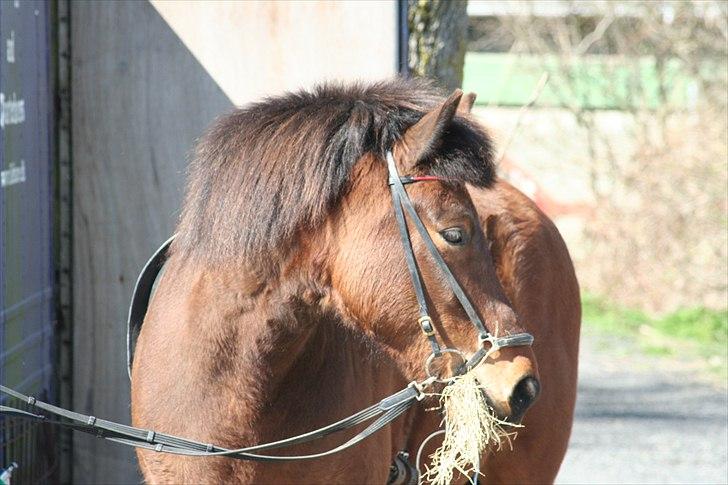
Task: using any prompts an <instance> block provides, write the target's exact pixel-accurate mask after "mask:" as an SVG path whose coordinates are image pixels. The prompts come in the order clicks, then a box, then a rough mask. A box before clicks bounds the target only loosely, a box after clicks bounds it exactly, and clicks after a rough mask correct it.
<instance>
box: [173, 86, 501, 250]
mask: <svg viewBox="0 0 728 485" xmlns="http://www.w3.org/2000/svg"><path fill="white" fill-rule="evenodd" d="M440 94H441V93H439V92H438V91H436V90H435V89H433V88H432V87H431V86H430V85H429V84H427V83H425V82H423V81H417V80H404V79H395V80H390V81H385V82H379V83H375V84H350V85H341V84H325V85H321V86H318V87H316V88H314V89H313V90H311V91H300V92H296V93H288V94H285V95H282V96H279V97H271V98H267V99H264V100H263V101H261V102H258V103H254V104H250V105H248V106H246V107H243V108H241V109H237V110H235V111H233V112H232V113H230V114H228V115H226V116H223V117H221V118H220V119H218V120H217V121H216V122H215V123H214V124H213V125H212V126H211V128H210V129H209V130H208V132H207V133H206V134H205V135H204V136H203V137H202V138H201V140H200V141H199V143H198V145H197V148H196V150H195V154H194V158H193V160H192V163H191V164H190V168H189V175H188V186H187V194H186V199H185V203H184V208H183V212H182V216H181V220H180V225H179V228H178V230H179V236H178V238H177V241H176V242H175V251H180V252H181V253H182V254H183V255H186V256H199V257H204V258H206V259H209V260H217V261H223V260H227V259H228V258H230V257H238V258H240V257H242V258H243V259H244V261H246V262H248V263H253V262H254V261H256V260H258V259H260V258H267V257H268V254H269V253H271V252H273V251H275V249H276V248H277V247H283V246H286V245H287V244H288V243H290V238H291V237H293V236H294V234H295V233H296V232H297V231H298V230H300V229H301V228H304V227H309V228H313V227H315V226H316V225H317V224H319V223H320V222H321V221H322V220H323V219H324V218H325V217H326V215H327V213H328V211H329V210H330V208H331V207H332V206H333V205H334V204H336V203H337V201H338V200H339V199H340V198H341V196H342V195H343V194H344V193H345V191H346V188H347V182H348V180H349V177H350V174H351V170H352V167H353V166H354V165H355V164H356V162H357V161H358V160H359V159H360V158H362V156H363V155H365V154H366V153H368V152H370V153H373V154H375V155H376V156H378V157H379V158H381V159H382V160H384V156H385V153H386V151H387V150H389V149H391V147H392V146H393V144H394V143H395V141H396V140H398V139H399V138H401V137H402V135H403V133H404V131H405V130H406V129H407V128H408V127H409V126H411V125H413V124H414V123H415V122H417V121H418V120H419V119H420V117H421V116H422V115H423V114H424V113H425V112H426V111H427V110H429V109H431V108H433V107H434V106H435V105H436V104H437V103H438V102H441V100H442V99H443V98H442V97H441V95H440ZM491 146H492V144H491V141H490V139H489V138H488V137H487V135H486V134H485V133H484V132H483V131H482V130H481V129H480V128H478V127H477V126H476V125H474V124H473V123H471V122H469V121H468V120H467V119H465V118H461V117H458V118H456V120H455V122H454V123H453V124H452V125H451V126H450V128H449V131H448V134H447V136H446V137H445V141H444V143H443V144H442V146H441V147H440V150H439V151H438V153H437V154H436V155H435V156H434V157H432V160H429V161H428V163H427V167H423V171H425V170H426V171H427V172H428V173H431V174H433V175H439V176H443V177H448V178H452V179H457V180H460V181H462V182H467V183H471V184H474V185H478V186H486V185H489V184H490V183H491V182H492V181H493V178H494V167H493V163H492V154H491V151H492V150H491ZM383 163H384V162H383Z"/></svg>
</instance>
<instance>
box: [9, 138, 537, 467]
mask: <svg viewBox="0 0 728 485" xmlns="http://www.w3.org/2000/svg"><path fill="white" fill-rule="evenodd" d="M386 159H387V168H388V173H389V186H390V190H391V193H392V203H393V206H394V212H395V217H396V220H397V225H398V228H399V234H400V237H401V239H402V245H403V248H404V253H405V259H406V262H407V268H408V270H409V274H410V278H411V280H412V285H413V287H414V290H415V295H416V297H417V303H418V308H419V318H418V319H417V322H418V324H419V326H420V328H421V330H422V332H423V334H424V335H425V337H426V338H427V340H428V341H429V343H430V346H431V348H432V352H431V354H430V355H429V357H428V358H427V360H426V362H425V372H426V374H427V378H426V379H424V380H422V381H412V382H410V383H409V384H408V385H407V387H405V388H404V389H402V390H400V391H398V392H396V393H394V394H392V395H390V396H388V397H386V398H384V399H382V400H381V401H379V402H378V403H376V404H374V405H372V406H369V407H367V408H365V409H363V410H361V411H359V412H357V413H356V414H353V415H351V416H349V417H347V418H344V419H342V420H340V421H337V422H335V423H332V424H330V425H328V426H325V427H323V428H319V429H317V430H314V431H311V432H308V433H304V434H301V435H298V436H293V437H290V438H286V439H283V440H279V441H275V442H272V443H265V444H261V445H255V446H249V447H244V448H238V449H228V448H224V447H221V446H217V445H214V444H209V443H201V442H198V441H195V440H190V439H186V438H181V437H178V436H173V435H168V434H165V433H158V432H156V431H153V430H148V429H142V428H136V427H133V426H127V425H123V424H120V423H115V422H113V421H107V420H103V419H98V418H96V417H94V416H87V415H83V414H79V413H75V412H73V411H69V410H66V409H63V408H60V407H57V406H53V405H51V404H48V403H45V402H42V401H39V400H37V399H36V398H34V397H32V396H26V395H24V394H21V393H19V392H17V391H14V390H12V389H9V388H7V387H4V386H1V385H0V393H3V394H7V395H9V396H12V397H14V398H16V399H19V400H21V401H24V402H26V403H27V404H29V405H31V406H34V407H35V408H37V409H40V410H42V411H45V412H47V413H49V414H51V415H54V416H56V417H57V418H60V419H55V420H54V419H50V417H49V416H47V415H42V414H35V413H31V412H29V411H25V410H22V409H19V408H15V407H9V406H0V414H2V415H8V416H11V417H17V418H25V419H32V420H39V421H43V422H46V423H52V424H57V425H60V426H65V427H69V428H72V429H75V430H77V431H82V432H86V433H90V434H94V435H96V436H98V437H100V438H103V439H106V440H109V441H113V442H116V443H121V444H124V445H128V446H133V447H137V448H144V449H148V450H154V451H157V452H164V453H171V454H177V455H186V456H227V457H230V458H237V459H242V460H252V461H264V462H286V461H298V460H310V459H316V458H321V457H324V456H329V455H332V454H335V453H338V452H340V451H343V450H346V449H348V448H350V447H352V446H354V445H356V444H358V443H360V442H361V441H363V440H364V439H366V438H367V437H369V436H371V435H372V434H374V433H376V432H377V431H379V430H381V429H382V428H384V427H385V426H387V425H388V424H390V423H391V422H392V421H394V420H395V419H397V418H398V417H399V416H401V415H402V414H403V413H404V412H405V411H407V410H408V409H409V408H410V407H411V406H412V405H413V404H414V403H416V402H418V401H421V400H422V399H424V397H425V393H424V389H425V388H427V387H428V386H430V385H432V384H433V383H434V382H443V383H446V384H447V383H449V382H451V380H452V379H453V377H450V378H443V377H442V376H438V375H433V373H432V369H431V367H432V363H433V361H434V360H435V359H438V358H440V357H442V356H443V354H446V353H452V354H457V355H458V356H460V357H461V358H462V361H463V364H461V365H460V366H459V367H458V369H457V370H456V372H455V376H457V375H461V374H464V373H466V372H468V371H469V370H471V369H472V368H474V367H475V366H477V365H478V364H479V363H480V362H482V361H483V360H484V359H486V358H487V357H488V356H489V355H490V354H491V353H493V352H495V351H496V350H498V349H501V348H504V347H513V346H528V345H531V344H532V343H533V336H532V335H530V334H528V333H519V334H514V335H508V336H503V337H497V336H494V335H492V334H491V333H490V332H489V331H488V330H487V328H486V327H485V325H484V324H483V322H482V320H481V319H480V317H479V316H478V313H477V311H476V310H475V308H474V307H473V305H472V303H471V302H470V300H469V299H468V297H467V295H466V294H465V292H464V291H463V289H462V287H461V286H460V284H459V283H458V282H457V280H456V279H455V276H454V275H453V274H452V272H451V271H450V268H449V267H448V266H447V263H446V262H445V260H444V259H443V257H442V255H441V254H440V252H439V251H438V250H437V247H436V246H435V243H434V242H433V241H432V238H431V237H430V235H429V234H428V232H427V229H426V228H425V225H424V224H423V223H422V220H421V219H420V217H419V216H418V215H417V211H416V210H415V209H414V206H413V205H412V202H411V201H410V198H409V196H408V195H407V191H406V190H405V188H404V185H406V184H412V183H416V182H424V181H437V180H441V179H440V178H438V177H433V176H420V177H416V176H404V177H401V176H400V175H399V173H398V172H397V168H396V165H395V162H394V157H393V155H392V152H391V151H390V152H387V154H386ZM405 212H406V213H407V215H408V216H409V219H410V220H411V221H412V223H413V225H414V227H415V228H416V230H417V232H418V233H419V235H420V237H421V238H422V239H423V241H424V243H425V246H426V247H427V249H428V252H429V253H430V256H431V257H432V259H433V260H434V262H435V265H436V266H437V267H438V268H439V270H440V271H442V273H443V275H444V276H445V280H446V282H447V284H448V285H449V286H450V288H451V289H452V291H453V294H454V295H455V297H456V298H457V299H458V301H459V302H460V304H461V305H462V307H463V309H464V310H465V313H466V314H467V315H468V318H469V319H470V321H471V322H472V324H473V326H474V327H475V329H476V330H477V332H478V336H477V339H478V350H477V351H476V352H475V353H474V354H473V355H471V356H470V357H469V358H466V356H465V354H464V353H463V352H462V351H460V350H459V349H452V348H442V347H440V344H439V343H438V340H437V332H436V330H435V327H434V325H433V323H432V318H431V317H430V314H429V310H428V307H427V301H426V298H425V292H424V287H423V284H422V279H421V277H420V272H419V269H418V266H417V260H416V258H415V254H414V250H413V248H412V242H411V239H410V235H409V232H408V229H407V223H406V219H405ZM173 238H174V237H173ZM173 238H170V239H169V240H168V241H166V242H165V243H164V244H163V245H162V247H160V249H159V250H157V251H156V252H155V254H154V255H153V256H152V258H151V259H150V260H149V261H148V262H147V264H146V265H145V267H144V269H143V270H142V273H141V274H140V276H139V278H138V280H137V283H136V286H135V288H134V295H133V297H132V304H131V307H130V310H129V319H128V331H127V366H128V368H129V373H130V376H131V363H132V359H133V350H134V344H135V341H136V336H137V335H138V333H139V330H140V328H141V325H142V323H143V320H144V316H145V314H146V310H147V306H148V304H149V299H150V296H151V293H152V288H153V285H154V281H155V280H156V278H157V276H158V274H159V272H160V271H161V268H162V267H163V266H164V262H165V261H166V257H167V256H166V255H167V249H168V248H169V245H170V244H171V242H172V240H173ZM486 345H488V348H486ZM375 418H376V419H375ZM372 420H373V422H371V424H369V425H368V426H367V427H366V428H365V429H364V430H362V431H361V432H359V433H358V434H356V435H355V436H353V437H352V438H350V439H349V440H347V441H346V442H345V443H343V444H341V445H339V446H337V447H335V448H332V449H330V450H327V451H324V452H321V453H314V454H309V455H267V454H261V453H260V452H263V451H267V450H272V449H278V448H284V447H288V446H293V445H297V444H301V443H307V442H310V441H313V440H316V439H320V438H323V437H325V436H328V435H331V434H333V433H337V432H340V431H343V430H347V429H351V428H352V427H355V426H357V425H359V424H362V423H365V422H368V421H372Z"/></svg>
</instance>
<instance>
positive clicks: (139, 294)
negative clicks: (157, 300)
mask: <svg viewBox="0 0 728 485" xmlns="http://www.w3.org/2000/svg"><path fill="white" fill-rule="evenodd" d="M176 236H177V235H176V234H175V235H173V236H172V237H170V238H169V239H167V240H166V241H165V242H164V243H163V244H162V245H161V246H159V248H158V249H157V250H156V251H155V252H154V254H153V255H152V257H151V258H149V260H148V261H147V264H145V265H144V268H143V269H142V272H141V273H139V277H138V278H137V281H136V284H135V285H134V293H132V297H131V304H130V305H129V316H128V317H127V320H126V371H127V373H128V374H129V379H131V365H132V362H133V361H134V348H135V347H136V341H137V338H138V337H139V332H140V331H141V329H142V324H143V323H144V317H145V316H146V314H147V308H148V307H149V299H150V298H151V296H152V289H153V288H154V282H155V281H156V280H157V276H158V275H159V272H160V271H161V270H162V267H163V266H164V263H165V262H166V261H167V250H168V249H169V246H170V245H171V244H172V241H174V238H175V237H176Z"/></svg>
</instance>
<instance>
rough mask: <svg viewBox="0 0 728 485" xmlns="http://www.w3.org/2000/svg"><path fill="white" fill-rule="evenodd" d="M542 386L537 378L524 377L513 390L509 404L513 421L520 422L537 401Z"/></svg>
mask: <svg viewBox="0 0 728 485" xmlns="http://www.w3.org/2000/svg"><path fill="white" fill-rule="evenodd" d="M540 392H541V385H540V384H539V383H538V379H536V378H535V377H531V376H528V377H524V378H523V379H521V380H520V381H519V382H518V384H516V387H514V388H513V392H512V393H511V398H510V399H509V400H508V403H509V404H510V406H511V421H520V420H521V418H522V417H523V415H524V414H526V410H527V409H528V408H529V407H531V404H533V403H534V402H535V401H536V398H537V397H538V394H539V393H540Z"/></svg>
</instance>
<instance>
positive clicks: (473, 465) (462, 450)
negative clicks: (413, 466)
mask: <svg viewBox="0 0 728 485" xmlns="http://www.w3.org/2000/svg"><path fill="white" fill-rule="evenodd" d="M482 389H483V388H482V386H481V385H480V383H479V382H478V381H477V380H476V379H475V376H473V375H472V373H468V374H465V375H464V376H460V377H457V378H456V379H455V380H454V382H453V383H452V384H450V385H448V386H446V387H445V389H444V390H443V391H442V393H441V394H438V396H439V398H440V405H441V406H442V408H441V409H443V410H444V419H443V421H444V424H445V438H444V439H443V442H442V445H441V446H440V448H438V449H437V450H436V451H435V452H434V453H433V454H432V455H430V459H431V463H430V466H429V467H427V471H426V472H425V473H424V474H423V475H422V477H421V480H422V482H428V483H431V484H433V485H449V484H450V483H451V482H452V480H453V477H454V474H455V471H456V470H457V471H459V472H460V473H462V474H463V475H465V476H469V475H470V474H472V473H478V474H481V473H480V470H479V465H480V457H481V456H482V454H483V452H484V451H485V450H486V449H487V448H489V447H490V448H494V449H496V450H500V449H501V448H502V443H503V441H506V442H507V443H508V445H509V446H511V441H512V440H513V439H514V438H515V436H516V432H515V431H507V430H506V428H507V427H510V428H515V427H521V426H520V425H517V424H513V423H509V422H506V421H502V420H500V419H498V417H497V416H496V415H495V413H494V412H493V410H492V409H491V408H490V406H488V404H487V403H486V402H485V400H484V399H483V395H482ZM481 475H482V474H481Z"/></svg>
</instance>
